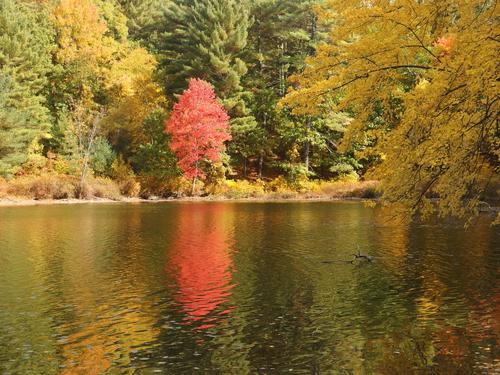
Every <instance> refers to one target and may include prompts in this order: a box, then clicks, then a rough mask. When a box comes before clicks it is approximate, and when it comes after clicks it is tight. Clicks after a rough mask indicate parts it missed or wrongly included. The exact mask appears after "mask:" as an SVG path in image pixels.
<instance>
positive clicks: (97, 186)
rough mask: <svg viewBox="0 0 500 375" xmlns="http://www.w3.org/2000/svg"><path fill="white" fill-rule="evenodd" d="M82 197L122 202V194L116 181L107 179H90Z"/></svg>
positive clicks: (85, 185)
mask: <svg viewBox="0 0 500 375" xmlns="http://www.w3.org/2000/svg"><path fill="white" fill-rule="evenodd" d="M82 197H85V198H92V197H95V198H107V199H113V200H120V199H121V194H120V188H119V186H118V184H117V183H116V182H115V181H113V180H111V179H109V178H105V177H88V178H87V180H86V181H85V184H84V189H83V192H82Z"/></svg>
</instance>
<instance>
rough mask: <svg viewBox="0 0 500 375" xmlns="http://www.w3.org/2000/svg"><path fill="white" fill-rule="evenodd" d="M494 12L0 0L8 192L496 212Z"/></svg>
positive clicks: (0, 190) (328, 0) (226, 0)
mask: <svg viewBox="0 0 500 375" xmlns="http://www.w3.org/2000/svg"><path fill="white" fill-rule="evenodd" d="M499 17H500V14H499V10H498V5H497V3H496V1H493V0H484V1H483V0H482V1H473V0H454V1H450V0H439V1H437V0H429V1H413V0H395V1H384V0H375V1H369V2H367V1H356V0H343V1H340V0H203V1H201V0H0V198H2V197H7V196H22V197H28V198H33V199H45V198H49V199H61V198H91V197H106V198H112V199H118V198H119V197H122V196H127V197H136V196H140V197H143V198H148V197H182V196H189V195H214V196H217V195H220V196H227V197H231V198H246V197H256V196H259V195H265V194H269V195H270V196H271V195H273V194H274V195H279V196H282V197H288V196H293V195H294V194H297V193H301V194H309V195H311V196H314V195H329V196H333V195H337V196H340V197H342V196H358V197H363V198H374V197H377V196H379V195H382V198H383V202H386V203H390V204H392V205H393V207H395V208H401V209H403V210H404V211H405V212H409V213H411V214H414V213H422V214H429V213H432V212H434V211H436V209H437V210H438V211H439V213H440V214H442V215H449V214H452V215H457V216H470V214H471V213H474V212H477V211H478V209H484V207H487V208H488V209H491V208H490V207H491V206H493V205H494V204H492V203H491V202H495V200H498V197H499V191H500V190H499V185H500V183H499V169H500V161H499V158H500V128H499V123H498V111H499V102H498V99H499V90H498V86H499V81H498V76H499V59H498V55H499V41H500V40H499V28H498V20H499ZM436 198H439V201H438V202H439V204H438V205H435V204H434V203H433V202H434V201H436Z"/></svg>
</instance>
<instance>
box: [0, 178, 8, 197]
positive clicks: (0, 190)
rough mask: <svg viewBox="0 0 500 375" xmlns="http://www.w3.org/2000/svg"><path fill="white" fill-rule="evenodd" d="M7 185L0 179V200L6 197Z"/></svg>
mask: <svg viewBox="0 0 500 375" xmlns="http://www.w3.org/2000/svg"><path fill="white" fill-rule="evenodd" d="M7 190H8V185H7V181H5V179H4V178H3V177H0V198H3V197H6V196H7Z"/></svg>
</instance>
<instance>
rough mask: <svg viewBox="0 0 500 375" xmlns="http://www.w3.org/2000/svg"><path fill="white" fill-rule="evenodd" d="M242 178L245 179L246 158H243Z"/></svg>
mask: <svg viewBox="0 0 500 375" xmlns="http://www.w3.org/2000/svg"><path fill="white" fill-rule="evenodd" d="M243 177H245V178H246V177H247V158H246V157H245V158H243Z"/></svg>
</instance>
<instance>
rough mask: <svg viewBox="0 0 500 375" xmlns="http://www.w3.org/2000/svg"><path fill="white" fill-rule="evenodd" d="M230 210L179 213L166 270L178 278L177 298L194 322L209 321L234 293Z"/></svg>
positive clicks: (185, 209) (191, 208)
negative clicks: (209, 317) (213, 312)
mask: <svg viewBox="0 0 500 375" xmlns="http://www.w3.org/2000/svg"><path fill="white" fill-rule="evenodd" d="M230 208H231V206H227V205H220V204H214V205H186V206H184V207H183V209H182V210H180V211H179V216H178V217H177V231H176V233H175V237H174V239H173V243H172V244H171V247H170V248H169V250H168V255H167V265H166V267H165V270H166V272H167V273H172V274H174V275H175V280H176V284H177V288H178V291H177V293H176V294H175V297H174V298H175V300H176V301H177V302H179V303H180V304H181V305H182V307H183V310H184V311H185V312H186V313H187V314H188V317H189V318H190V319H192V320H203V319H204V318H205V320H206V321H209V320H210V319H207V318H206V316H207V315H208V314H209V313H210V312H212V311H214V310H215V309H216V308H217V307H218V306H219V305H221V304H223V303H224V302H227V300H228V298H229V296H230V294H231V292H230V290H231V288H232V285H231V266H232V262H231V255H230V253H229V252H230V243H229V241H230V236H231V230H232V228H231V227H230V225H229V224H230V223H228V221H227V220H228V213H229V212H228V210H229V209H230ZM224 312H227V311H224ZM211 326H212V325H211V324H205V325H202V326H201V327H199V328H209V327H211Z"/></svg>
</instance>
